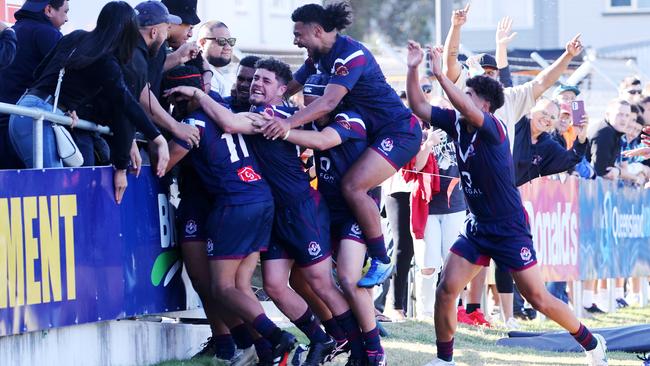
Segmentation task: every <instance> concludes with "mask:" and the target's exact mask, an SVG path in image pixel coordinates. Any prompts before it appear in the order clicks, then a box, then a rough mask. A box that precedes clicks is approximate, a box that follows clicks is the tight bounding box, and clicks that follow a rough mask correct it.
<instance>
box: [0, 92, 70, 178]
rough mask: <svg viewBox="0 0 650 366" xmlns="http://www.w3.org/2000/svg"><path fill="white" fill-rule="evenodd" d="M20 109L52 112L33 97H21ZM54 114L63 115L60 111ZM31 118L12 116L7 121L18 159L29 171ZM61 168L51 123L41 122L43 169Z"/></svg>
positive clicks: (61, 164)
mask: <svg viewBox="0 0 650 366" xmlns="http://www.w3.org/2000/svg"><path fill="white" fill-rule="evenodd" d="M18 105H19V106H21V107H28V108H38V109H42V110H45V111H47V112H52V105H51V104H49V103H47V101H45V100H43V99H41V98H39V97H36V96H34V95H23V96H22V98H20V100H19V101H18ZM56 114H61V115H63V112H62V111H61V110H58V109H57V110H56ZM33 121H34V119H33V118H32V117H26V116H19V115H16V114H12V115H11V118H10V119H9V137H10V139H11V143H12V145H13V147H14V149H15V150H16V153H17V154H18V156H19V157H20V159H21V160H22V161H23V162H24V163H25V166H26V167H27V168H28V169H30V168H33V167H34V147H33V145H32V136H33V135H34V131H33V126H34V124H33ZM62 166H63V163H62V162H61V158H60V157H59V153H58V151H57V150H56V139H55V137H54V131H53V130H52V123H51V122H49V121H43V168H60V167H62Z"/></svg>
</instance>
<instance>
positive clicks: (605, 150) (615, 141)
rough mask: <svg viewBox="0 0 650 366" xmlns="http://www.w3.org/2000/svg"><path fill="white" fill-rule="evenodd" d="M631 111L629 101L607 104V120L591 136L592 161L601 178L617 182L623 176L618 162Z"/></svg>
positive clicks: (596, 126) (614, 101) (613, 101)
mask: <svg viewBox="0 0 650 366" xmlns="http://www.w3.org/2000/svg"><path fill="white" fill-rule="evenodd" d="M630 111H631V109H630V103H628V102H627V101H625V100H622V99H614V100H611V101H610V102H609V103H608V104H607V110H606V111H605V119H604V120H602V121H600V122H599V123H598V124H596V125H595V129H594V131H593V133H591V134H590V135H589V143H590V151H589V156H590V157H591V160H590V161H591V164H592V165H593V166H594V169H595V170H596V175H597V176H599V177H603V178H605V179H612V180H615V179H617V178H618V177H619V176H620V174H621V169H620V168H619V167H617V166H616V160H617V159H618V156H619V154H620V153H621V137H622V136H623V134H624V133H625V130H626V129H627V124H628V120H629V119H630Z"/></svg>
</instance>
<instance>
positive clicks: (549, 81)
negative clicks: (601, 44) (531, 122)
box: [532, 34, 583, 99]
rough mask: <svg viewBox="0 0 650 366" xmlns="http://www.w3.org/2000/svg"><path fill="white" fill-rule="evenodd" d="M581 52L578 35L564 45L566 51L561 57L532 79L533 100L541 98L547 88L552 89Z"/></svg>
mask: <svg viewBox="0 0 650 366" xmlns="http://www.w3.org/2000/svg"><path fill="white" fill-rule="evenodd" d="M582 50H583V47H582V42H580V34H578V35H576V36H575V37H573V39H571V40H570V41H569V43H567V44H566V50H565V51H564V53H563V54H562V56H560V58H558V59H557V60H555V62H553V64H551V66H549V67H547V68H545V69H544V70H542V72H540V73H539V74H537V77H535V79H533V81H532V83H533V96H534V97H535V99H537V98H539V97H541V96H542V94H544V92H545V91H546V90H548V88H550V87H552V86H553V84H555V82H556V81H558V79H559V78H560V76H562V74H563V73H564V72H565V71H566V70H567V68H568V67H569V63H570V62H571V60H572V59H573V58H574V57H576V56H578V55H579V54H580V53H582Z"/></svg>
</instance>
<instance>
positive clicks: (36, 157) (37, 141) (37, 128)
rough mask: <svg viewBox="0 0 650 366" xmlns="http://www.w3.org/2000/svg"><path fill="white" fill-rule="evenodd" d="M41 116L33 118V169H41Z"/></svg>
mask: <svg viewBox="0 0 650 366" xmlns="http://www.w3.org/2000/svg"><path fill="white" fill-rule="evenodd" d="M43 119H44V117H43V115H41V116H40V117H38V118H34V127H33V134H32V135H33V136H32V149H33V156H32V159H33V165H34V166H33V167H32V168H34V169H43Z"/></svg>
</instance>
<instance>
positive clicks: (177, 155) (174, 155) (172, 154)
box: [165, 140, 190, 174]
mask: <svg viewBox="0 0 650 366" xmlns="http://www.w3.org/2000/svg"><path fill="white" fill-rule="evenodd" d="M189 152H190V150H189V149H188V148H187V147H186V146H182V145H181V144H179V143H178V142H176V141H174V140H172V141H170V142H169V163H167V169H166V170H165V174H167V173H169V171H170V170H172V168H173V167H174V166H176V164H178V162H179V161H181V160H183V158H184V157H185V155H187V153H189Z"/></svg>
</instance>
